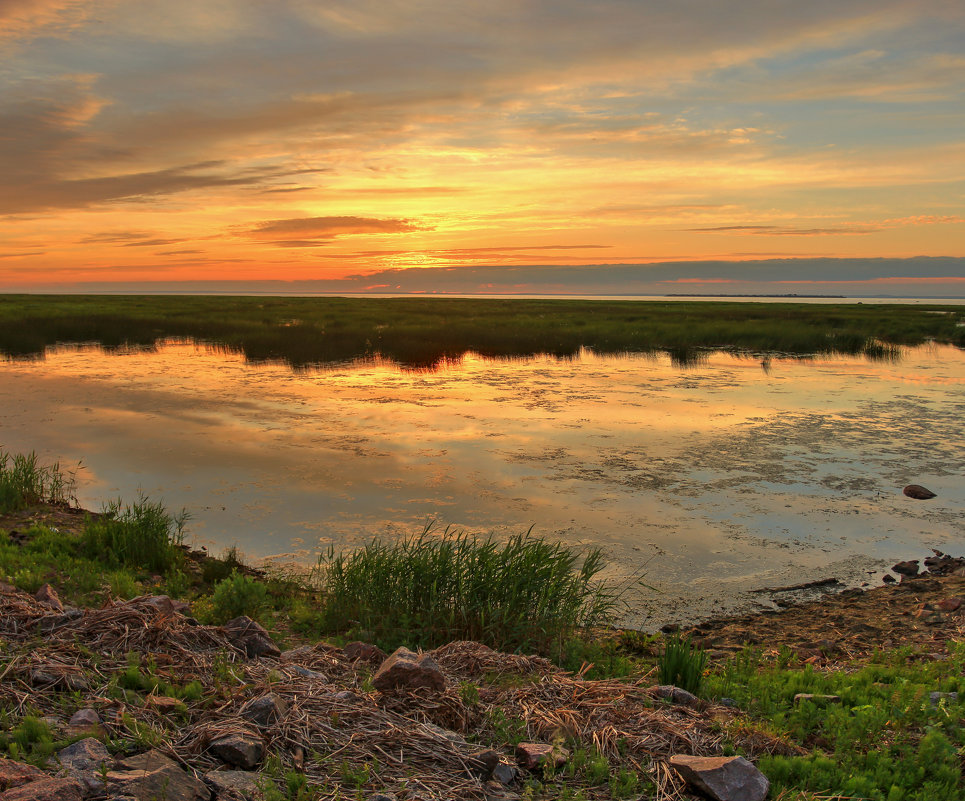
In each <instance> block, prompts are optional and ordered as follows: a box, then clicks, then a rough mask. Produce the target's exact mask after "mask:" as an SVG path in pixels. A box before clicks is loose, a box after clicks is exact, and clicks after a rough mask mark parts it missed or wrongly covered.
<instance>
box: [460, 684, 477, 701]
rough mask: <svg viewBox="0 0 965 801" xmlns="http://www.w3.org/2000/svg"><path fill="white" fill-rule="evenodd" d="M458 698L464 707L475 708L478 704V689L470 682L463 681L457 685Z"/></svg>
mask: <svg viewBox="0 0 965 801" xmlns="http://www.w3.org/2000/svg"><path fill="white" fill-rule="evenodd" d="M459 697H460V698H461V699H462V702H463V703H464V704H465V705H466V706H475V705H476V704H478V703H479V687H478V685H476V684H474V683H473V682H471V681H463V682H460V684H459Z"/></svg>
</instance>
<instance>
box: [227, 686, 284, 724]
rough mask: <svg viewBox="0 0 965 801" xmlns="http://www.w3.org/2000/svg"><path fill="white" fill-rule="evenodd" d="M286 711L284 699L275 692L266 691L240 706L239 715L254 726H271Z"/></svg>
mask: <svg viewBox="0 0 965 801" xmlns="http://www.w3.org/2000/svg"><path fill="white" fill-rule="evenodd" d="M287 711H288V704H287V703H285V699H284V698H282V697H281V696H280V695H276V694H275V693H268V694H267V695H262V696H260V697H259V698H252V699H251V700H250V701H249V702H248V703H246V704H245V705H244V706H243V707H241V712H240V713H239V714H240V715H241V717H243V718H245V719H246V720H250V721H251V722H252V723H254V724H255V725H256V726H271V725H272V724H273V723H277V722H278V721H279V720H281V719H282V718H283V717H285V713H286V712H287Z"/></svg>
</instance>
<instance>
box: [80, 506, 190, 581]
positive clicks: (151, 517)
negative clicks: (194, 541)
mask: <svg viewBox="0 0 965 801" xmlns="http://www.w3.org/2000/svg"><path fill="white" fill-rule="evenodd" d="M187 519H188V514H187V512H184V511H182V512H180V513H179V514H176V515H173V514H171V513H170V512H168V511H167V510H166V509H165V508H164V505H163V504H162V503H160V502H153V501H149V500H148V499H147V498H140V499H139V500H138V501H137V502H136V503H133V504H131V505H129V506H123V507H122V506H121V502H120V501H119V500H118V501H111V502H110V503H108V504H106V505H105V507H104V514H103V515H102V516H100V517H98V518H94V519H91V520H89V521H88V523H87V525H86V526H85V528H84V532H83V534H82V535H81V542H82V545H83V549H84V550H85V551H86V553H87V554H88V555H90V556H99V557H100V558H102V559H103V560H104V561H105V563H107V564H109V565H123V566H125V567H131V568H135V569H137V570H153V571H156V572H159V573H164V572H167V571H168V570H170V569H171V568H173V567H176V566H177V565H178V564H179V563H180V561H181V559H182V552H181V548H180V546H181V544H182V543H183V541H184V524H185V523H186V522H187Z"/></svg>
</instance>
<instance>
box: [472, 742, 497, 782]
mask: <svg viewBox="0 0 965 801" xmlns="http://www.w3.org/2000/svg"><path fill="white" fill-rule="evenodd" d="M465 761H466V766H467V767H468V768H469V773H470V775H471V776H473V777H475V778H477V779H479V780H480V781H484V782H485V781H489V779H490V778H492V775H493V771H494V770H495V769H496V766H497V765H498V764H499V754H498V753H497V752H496V751H493V749H492V748H484V749H483V750H481V751H476V752H475V753H472V754H469V755H468V756H466V757H465Z"/></svg>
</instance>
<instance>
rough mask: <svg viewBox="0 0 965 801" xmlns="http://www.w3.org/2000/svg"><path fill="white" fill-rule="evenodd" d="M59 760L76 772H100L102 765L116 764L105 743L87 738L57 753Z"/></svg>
mask: <svg viewBox="0 0 965 801" xmlns="http://www.w3.org/2000/svg"><path fill="white" fill-rule="evenodd" d="M57 759H58V761H59V762H60V764H61V765H63V766H64V767H68V768H73V769H74V770H100V769H101V766H102V765H105V764H106V765H112V764H113V763H114V757H112V756H111V755H110V752H109V751H108V750H107V747H106V746H105V745H104V743H102V742H101V741H100V740H95V739H94V738H93V737H85V738H84V739H83V740H78V741H77V742H76V743H74V744H73V745H68V746H67V747H66V748H62V749H61V750H60V751H58V752H57Z"/></svg>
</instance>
